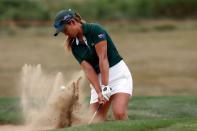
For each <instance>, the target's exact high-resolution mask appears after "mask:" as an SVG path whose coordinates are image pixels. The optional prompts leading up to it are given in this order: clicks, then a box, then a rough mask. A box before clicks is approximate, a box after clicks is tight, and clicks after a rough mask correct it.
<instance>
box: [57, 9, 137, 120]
mask: <svg viewBox="0 0 197 131" xmlns="http://www.w3.org/2000/svg"><path fill="white" fill-rule="evenodd" d="M54 27H55V28H56V33H55V34H54V36H57V35H58V33H59V32H62V33H64V34H65V35H66V36H68V38H67V48H68V49H69V50H71V51H72V54H73V55H74V57H75V58H76V60H77V61H78V62H79V64H80V65H81V67H82V69H83V70H84V72H85V74H86V76H87V78H88V80H89V82H90V83H91V84H90V85H91V99H90V108H91V109H92V111H96V110H97V107H98V105H99V104H102V107H101V108H100V110H99V112H98V114H97V115H98V118H100V119H101V120H106V116H107V112H108V110H109V107H110V105H112V112H113V115H114V118H115V119H116V120H126V119H128V114H127V108H128V102H129V98H130V96H131V95H132V90H133V82H132V77H131V74H130V71H129V69H128V67H127V65H126V64H125V62H124V61H123V58H122V57H121V56H120V55H119V53H118V51H117V49H116V47H115V45H114V43H113V41H112V40H111V38H110V36H109V34H108V33H107V32H106V31H105V29H103V27H101V26H100V25H98V24H93V23H91V24H90V23H85V22H84V21H83V20H82V19H81V17H80V15H79V14H78V13H75V12H73V11H71V10H61V11H60V12H58V14H57V15H56V18H55V22H54Z"/></svg>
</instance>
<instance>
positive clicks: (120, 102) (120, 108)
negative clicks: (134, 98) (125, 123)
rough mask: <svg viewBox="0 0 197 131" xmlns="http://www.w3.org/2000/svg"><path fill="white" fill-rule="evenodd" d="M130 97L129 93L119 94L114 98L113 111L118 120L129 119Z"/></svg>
mask: <svg viewBox="0 0 197 131" xmlns="http://www.w3.org/2000/svg"><path fill="white" fill-rule="evenodd" d="M129 98H130V95H129V94H127V93H117V94H114V95H113V96H112V111H113V115H114V118H115V119H116V120H126V119H128V114H127V108H128V103H129Z"/></svg>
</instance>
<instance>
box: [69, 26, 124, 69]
mask: <svg viewBox="0 0 197 131" xmlns="http://www.w3.org/2000/svg"><path fill="white" fill-rule="evenodd" d="M82 29H83V35H84V37H85V38H86V40H85V41H84V43H82V42H80V41H78V39H77V38H74V39H73V41H72V46H71V49H72V53H73V55H74V57H75V58H76V59H77V61H78V62H79V63H81V62H82V61H83V60H85V61H87V62H88V63H90V64H91V65H92V66H93V68H94V70H95V71H96V73H100V69H99V58H98V56H97V53H96V50H95V45H96V44H98V43H99V42H100V41H104V40H105V41H107V56H108V61H109V67H112V66H114V65H115V64H117V63H118V62H120V61H121V60H122V57H121V56H120V55H119V53H118V51H117V49H116V47H115V45H114V43H113V41H112V40H111V38H110V36H109V35H108V33H107V32H106V31H105V30H104V29H103V28H102V27H101V26H100V25H98V24H95V23H91V24H89V23H85V24H82Z"/></svg>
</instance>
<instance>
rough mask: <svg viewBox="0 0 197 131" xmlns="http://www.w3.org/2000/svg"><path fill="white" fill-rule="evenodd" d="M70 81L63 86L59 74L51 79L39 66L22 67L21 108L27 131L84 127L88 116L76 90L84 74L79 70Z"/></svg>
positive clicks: (78, 91) (85, 106)
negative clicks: (74, 126)
mask: <svg viewBox="0 0 197 131" xmlns="http://www.w3.org/2000/svg"><path fill="white" fill-rule="evenodd" d="M73 78H74V79H72V81H70V82H68V83H67V84H66V83H65V80H64V77H63V75H62V73H61V72H59V73H58V74H57V75H56V76H55V77H54V76H53V75H49V74H46V73H44V72H43V71H42V69H41V65H24V66H23V68H22V74H21V83H20V89H21V106H22V109H23V113H24V117H25V120H26V125H27V126H28V127H29V129H30V130H38V129H53V128H62V127H69V126H73V125H80V124H87V121H88V120H89V119H90V118H89V116H91V115H90V114H89V113H90V112H88V107H87V103H86V104H85V102H84V98H85V97H84V96H83V95H81V94H82V92H81V88H79V87H81V85H82V84H83V81H84V74H83V72H82V71H81V72H79V73H77V74H76V75H73ZM61 86H65V88H64V89H62V88H60V87H61Z"/></svg>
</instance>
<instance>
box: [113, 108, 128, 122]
mask: <svg viewBox="0 0 197 131" xmlns="http://www.w3.org/2000/svg"><path fill="white" fill-rule="evenodd" d="M113 114H114V118H115V119H116V120H126V119H128V116H127V112H126V111H122V110H118V111H114V113H113Z"/></svg>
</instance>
